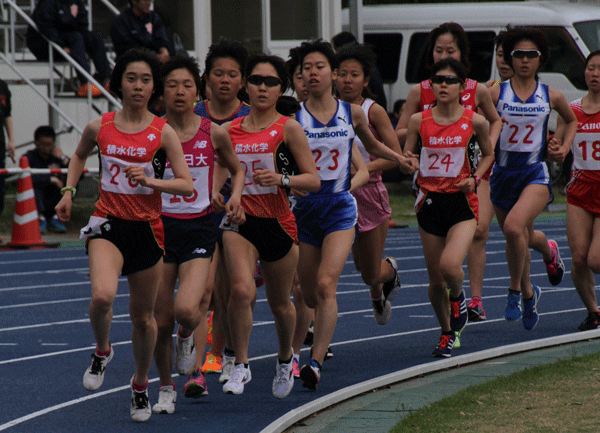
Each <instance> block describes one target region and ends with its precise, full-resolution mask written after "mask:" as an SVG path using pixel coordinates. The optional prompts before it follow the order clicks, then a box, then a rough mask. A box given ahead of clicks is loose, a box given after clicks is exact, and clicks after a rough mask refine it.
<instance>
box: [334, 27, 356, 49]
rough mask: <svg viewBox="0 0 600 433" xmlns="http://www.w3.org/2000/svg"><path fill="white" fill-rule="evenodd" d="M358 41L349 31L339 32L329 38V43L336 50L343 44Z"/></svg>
mask: <svg viewBox="0 0 600 433" xmlns="http://www.w3.org/2000/svg"><path fill="white" fill-rule="evenodd" d="M357 42H358V41H357V40H356V37H354V35H353V34H352V33H350V32H339V33H338V34H337V35H335V36H334V37H333V38H331V43H332V45H333V49H334V50H336V51H337V50H338V49H340V48H342V47H343V46H344V45H348V44H355V43H357Z"/></svg>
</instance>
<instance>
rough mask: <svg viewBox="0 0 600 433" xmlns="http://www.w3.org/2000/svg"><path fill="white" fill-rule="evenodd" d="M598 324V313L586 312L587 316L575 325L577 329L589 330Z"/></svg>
mask: <svg viewBox="0 0 600 433" xmlns="http://www.w3.org/2000/svg"><path fill="white" fill-rule="evenodd" d="M598 326H600V313H598V312H595V313H588V315H587V317H586V318H585V320H584V321H583V322H581V325H579V326H578V327H577V329H578V330H579V331H589V330H591V329H596V328H598Z"/></svg>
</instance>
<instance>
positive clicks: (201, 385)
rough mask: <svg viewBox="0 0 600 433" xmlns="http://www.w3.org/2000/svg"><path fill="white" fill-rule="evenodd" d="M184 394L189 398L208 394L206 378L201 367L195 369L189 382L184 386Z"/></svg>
mask: <svg viewBox="0 0 600 433" xmlns="http://www.w3.org/2000/svg"><path fill="white" fill-rule="evenodd" d="M183 395H185V396H186V397H188V398H200V397H204V396H205V395H208V389H207V388H206V378H205V377H204V374H203V373H202V372H201V371H200V369H199V368H196V369H194V371H192V374H190V378H189V380H188V381H187V383H186V384H185V385H184V387H183Z"/></svg>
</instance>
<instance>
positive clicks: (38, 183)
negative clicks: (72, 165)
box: [25, 126, 70, 233]
mask: <svg viewBox="0 0 600 433" xmlns="http://www.w3.org/2000/svg"><path fill="white" fill-rule="evenodd" d="M33 138H34V141H35V149H31V150H30V151H29V152H27V153H26V154H25V156H26V157H27V159H28V160H29V167H31V168H67V166H68V165H69V161H70V159H69V158H68V157H67V155H65V154H64V153H62V151H61V150H60V147H58V146H56V133H55V132H54V128H52V127H51V126H40V127H38V128H37V129H36V130H35V132H34V134H33ZM65 178H66V175H62V174H34V175H32V176H31V180H32V181H33V191H34V193H35V203H36V205H37V211H38V214H39V218H40V231H41V232H42V233H44V232H45V231H46V228H47V226H48V224H49V225H50V227H49V228H50V230H53V231H55V232H59V233H64V232H66V231H67V229H66V227H65V226H64V225H63V223H62V222H61V221H60V220H59V219H58V217H57V216H56V214H55V212H54V207H55V206H56V205H57V204H58V202H59V201H60V199H61V198H62V194H61V193H60V190H61V189H62V187H64V186H65V180H66V179H65Z"/></svg>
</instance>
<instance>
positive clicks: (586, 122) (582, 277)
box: [548, 50, 600, 331]
mask: <svg viewBox="0 0 600 433" xmlns="http://www.w3.org/2000/svg"><path fill="white" fill-rule="evenodd" d="M584 75H585V82H586V84H587V87H588V93H587V95H585V96H584V97H583V98H580V99H577V100H576V101H573V102H571V104H570V106H571V108H572V109H573V111H574V112H575V116H576V117H577V124H578V127H577V133H576V134H575V139H574V140H573V145H572V146H571V149H569V148H568V147H567V146H566V144H565V143H562V146H561V145H560V144H561V141H558V142H557V146H549V147H548V154H549V155H551V156H556V157H557V159H558V160H562V159H564V157H565V156H566V154H567V153H568V152H569V150H571V151H572V152H573V167H572V170H571V179H570V181H569V183H568V184H567V187H566V190H567V238H568V240H569V248H571V257H572V259H573V262H572V265H571V279H572V280H573V284H574V285H575V289H576V290H577V294H578V295H579V297H580V298H581V301H582V302H583V305H585V308H586V310H587V317H586V318H585V320H584V321H583V322H582V323H581V324H580V325H579V326H578V328H577V329H578V330H579V331H587V330H590V329H596V328H598V326H600V312H599V311H598V301H597V300H596V291H595V278H594V273H599V272H600V265H599V258H600V231H599V230H598V224H599V222H600V220H599V219H598V217H599V216H600V153H599V152H600V50H596V51H592V52H591V53H590V54H589V55H588V56H587V58H586V60H585V72H584ZM563 134H564V122H563V121H562V120H561V119H559V122H558V127H557V128H556V133H555V134H554V136H555V137H556V138H559V139H560V138H562V137H563Z"/></svg>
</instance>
